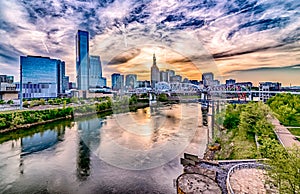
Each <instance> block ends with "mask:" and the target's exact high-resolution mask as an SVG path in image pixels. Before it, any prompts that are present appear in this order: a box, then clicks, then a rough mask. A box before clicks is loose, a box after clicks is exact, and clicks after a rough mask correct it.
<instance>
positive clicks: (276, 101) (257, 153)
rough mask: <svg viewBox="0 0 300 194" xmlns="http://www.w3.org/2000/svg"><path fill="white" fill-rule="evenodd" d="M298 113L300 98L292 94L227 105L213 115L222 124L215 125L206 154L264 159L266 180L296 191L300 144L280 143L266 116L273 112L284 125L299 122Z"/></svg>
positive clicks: (299, 185) (299, 186)
mask: <svg viewBox="0 0 300 194" xmlns="http://www.w3.org/2000/svg"><path fill="white" fill-rule="evenodd" d="M299 113H300V98H299V96H296V95H291V94H277V95H276V96H275V97H272V98H270V99H269V100H268V101H267V103H266V104H263V103H261V102H258V103H255V102H250V103H248V104H243V105H234V104H233V105H232V104H230V105H227V107H226V109H225V110H223V111H221V113H220V114H219V115H217V116H216V118H217V123H218V125H221V127H215V129H216V130H215V134H216V135H215V137H214V141H213V143H212V145H210V146H208V150H210V151H209V152H211V153H210V154H208V155H210V156H211V158H212V159H216V160H232V159H233V160H236V159H266V160H264V163H265V164H266V165H267V166H268V167H269V168H266V171H267V177H266V178H267V181H268V182H270V183H271V184H272V185H275V186H276V187H277V188H278V191H279V192H280V193H298V192H300V176H299V169H300V148H299V147H296V146H295V147H293V148H285V147H283V146H282V145H281V144H280V143H279V141H278V139H277V137H276V134H275V132H274V126H273V125H272V124H271V122H270V121H269V119H268V117H269V116H275V117H277V118H278V119H279V121H280V122H281V123H283V124H284V125H286V126H299V124H300V115H299ZM217 128H219V130H218V129H217ZM216 147H218V149H213V148H216Z"/></svg>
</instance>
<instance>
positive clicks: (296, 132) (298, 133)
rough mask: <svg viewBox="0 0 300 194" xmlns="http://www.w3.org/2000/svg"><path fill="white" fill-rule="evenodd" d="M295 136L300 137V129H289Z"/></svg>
mask: <svg viewBox="0 0 300 194" xmlns="http://www.w3.org/2000/svg"><path fill="white" fill-rule="evenodd" d="M288 130H289V131H290V132H291V133H292V134H293V135H296V136H300V128H289V129H288Z"/></svg>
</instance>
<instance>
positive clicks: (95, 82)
mask: <svg viewBox="0 0 300 194" xmlns="http://www.w3.org/2000/svg"><path fill="white" fill-rule="evenodd" d="M89 71H90V73H89V82H90V84H89V87H91V88H96V87H99V86H100V85H101V84H100V80H101V78H102V66H101V61H100V56H90V69H89Z"/></svg>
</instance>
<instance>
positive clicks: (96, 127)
mask: <svg viewBox="0 0 300 194" xmlns="http://www.w3.org/2000/svg"><path fill="white" fill-rule="evenodd" d="M102 125H103V121H102V119H100V118H95V119H90V120H86V121H80V122H78V134H79V142H78V143H79V144H78V154H77V178H78V179H79V180H86V179H87V177H88V176H90V163H91V159H90V156H91V150H96V149H97V148H98V147H99V144H100V129H101V127H102Z"/></svg>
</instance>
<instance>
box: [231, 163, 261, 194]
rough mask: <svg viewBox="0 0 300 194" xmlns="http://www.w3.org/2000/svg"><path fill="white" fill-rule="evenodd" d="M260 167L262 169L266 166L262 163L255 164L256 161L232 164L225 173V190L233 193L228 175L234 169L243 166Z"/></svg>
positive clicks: (242, 167)
mask: <svg viewBox="0 0 300 194" xmlns="http://www.w3.org/2000/svg"><path fill="white" fill-rule="evenodd" d="M258 167H261V168H262V169H264V168H265V167H266V166H265V165H263V164H257V163H241V164H237V165H234V166H233V167H231V168H230V169H229V171H228V173H227V177H226V187H227V191H228V193H229V194H234V192H233V189H232V187H231V184H230V176H231V175H232V174H233V173H234V172H235V171H236V170H240V169H244V168H258Z"/></svg>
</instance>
